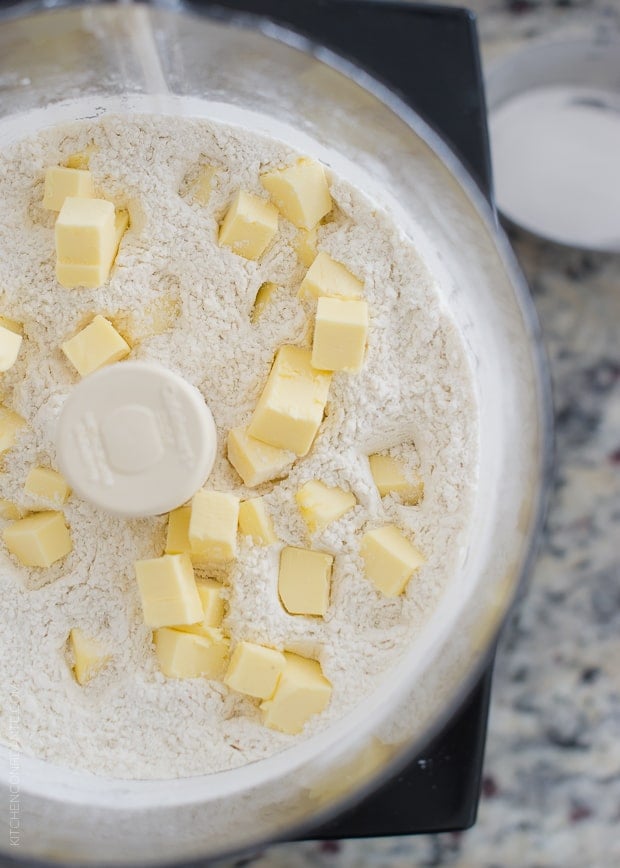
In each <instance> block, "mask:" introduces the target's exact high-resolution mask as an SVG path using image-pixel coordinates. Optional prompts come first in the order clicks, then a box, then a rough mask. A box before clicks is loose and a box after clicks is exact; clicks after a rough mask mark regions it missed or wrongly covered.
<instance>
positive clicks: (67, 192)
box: [43, 166, 95, 211]
mask: <svg viewBox="0 0 620 868" xmlns="http://www.w3.org/2000/svg"><path fill="white" fill-rule="evenodd" d="M94 195H95V187H94V184H93V176H92V175H91V174H90V172H89V171H88V170H87V169H78V168H67V167H66V166H50V168H49V169H48V170H47V171H46V173H45V191H44V193H43V207H44V208H49V209H50V210H51V211H60V209H61V208H62V206H63V204H64V201H65V199H66V198H67V196H73V197H76V196H77V197H80V198H83V199H92V198H93V197H94Z"/></svg>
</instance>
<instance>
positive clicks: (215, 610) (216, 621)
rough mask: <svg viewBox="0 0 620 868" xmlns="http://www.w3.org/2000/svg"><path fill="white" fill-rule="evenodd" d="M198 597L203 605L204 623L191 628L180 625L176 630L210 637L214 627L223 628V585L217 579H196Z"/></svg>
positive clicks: (201, 622)
mask: <svg viewBox="0 0 620 868" xmlns="http://www.w3.org/2000/svg"><path fill="white" fill-rule="evenodd" d="M196 588H197V589H198V596H199V597H200V602H201V603H202V621H199V622H198V623H197V624H191V625H190V626H186V625H178V626H177V627H176V628H175V629H177V630H185V632H186V633H198V634H199V635H200V636H210V635H211V633H210V631H211V630H212V628H213V627H221V625H222V621H223V620H224V598H223V596H222V590H223V589H222V585H221V584H220V583H219V582H216V581H215V579H196Z"/></svg>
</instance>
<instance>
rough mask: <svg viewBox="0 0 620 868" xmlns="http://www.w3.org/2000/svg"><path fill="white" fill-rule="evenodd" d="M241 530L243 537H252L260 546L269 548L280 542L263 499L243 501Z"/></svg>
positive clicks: (241, 505) (255, 498) (240, 516)
mask: <svg viewBox="0 0 620 868" xmlns="http://www.w3.org/2000/svg"><path fill="white" fill-rule="evenodd" d="M239 530H240V531H241V533H242V535H243V536H251V537H252V540H253V541H254V542H255V543H256V544H257V545H259V546H269V545H271V544H272V543H274V542H277V541H278V537H277V536H276V532H275V530H274V527H273V521H272V519H271V516H270V515H269V513H268V512H267V508H266V506H265V501H264V500H263V498H262V497H253V498H252V499H251V500H242V501H241V503H240V504H239Z"/></svg>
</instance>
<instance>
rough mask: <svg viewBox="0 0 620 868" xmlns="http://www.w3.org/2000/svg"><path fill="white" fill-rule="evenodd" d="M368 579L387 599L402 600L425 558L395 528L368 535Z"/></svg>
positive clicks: (364, 554)
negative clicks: (399, 598)
mask: <svg viewBox="0 0 620 868" xmlns="http://www.w3.org/2000/svg"><path fill="white" fill-rule="evenodd" d="M361 555H362V558H363V560H364V567H365V569H366V575H367V576H368V578H369V579H370V581H371V582H372V583H373V584H374V586H375V587H376V588H377V590H379V591H381V593H382V594H384V595H385V596H386V597H398V595H399V594H402V592H403V591H404V590H405V588H406V586H407V583H408V582H409V580H410V579H411V577H412V576H413V574H414V573H415V571H416V570H417V569H419V568H420V567H421V566H422V564H423V563H424V557H423V556H422V554H421V553H420V552H419V551H418V550H417V548H415V546H413V545H412V544H411V543H410V542H409V540H408V539H407V537H406V536H405V535H404V534H403V533H402V531H400V530H399V529H398V528H397V527H395V526H394V525H391V524H390V525H385V526H384V527H379V528H377V529H376V530H371V531H369V532H368V533H366V534H364V536H363V537H362V544H361Z"/></svg>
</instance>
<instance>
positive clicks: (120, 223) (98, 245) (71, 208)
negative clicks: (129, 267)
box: [55, 197, 129, 287]
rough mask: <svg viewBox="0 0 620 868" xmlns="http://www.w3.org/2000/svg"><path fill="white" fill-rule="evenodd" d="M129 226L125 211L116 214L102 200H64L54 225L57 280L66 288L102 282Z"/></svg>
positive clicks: (99, 284) (109, 205) (97, 284)
mask: <svg viewBox="0 0 620 868" xmlns="http://www.w3.org/2000/svg"><path fill="white" fill-rule="evenodd" d="M128 225H129V215H128V213H127V212H126V211H119V212H118V214H115V212H114V205H113V204H112V203H111V202H107V201H106V200H105V199H78V198H72V197H68V198H67V199H65V201H64V204H63V206H62V208H61V209H60V213H59V215H58V218H57V219H56V226H55V232H56V255H57V262H56V279H57V280H58V282H59V283H60V284H61V285H62V286H65V287H74V286H88V287H98V286H101V285H102V284H104V283H105V282H106V280H107V279H108V277H109V276H110V270H111V268H112V265H113V263H114V259H115V257H116V253H117V251H118V246H119V244H120V242H121V238H122V237H123V233H124V232H125V230H126V229H127V226H128Z"/></svg>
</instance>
